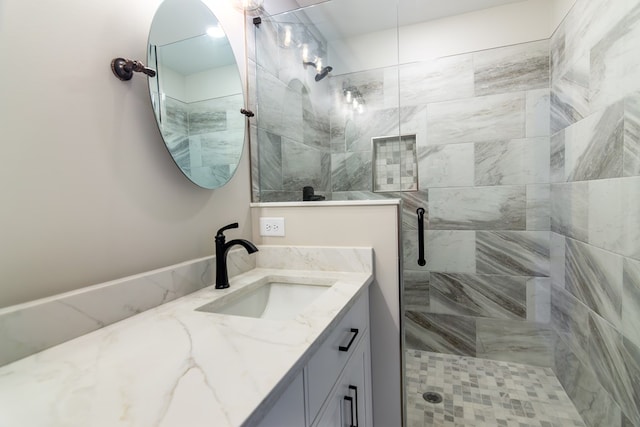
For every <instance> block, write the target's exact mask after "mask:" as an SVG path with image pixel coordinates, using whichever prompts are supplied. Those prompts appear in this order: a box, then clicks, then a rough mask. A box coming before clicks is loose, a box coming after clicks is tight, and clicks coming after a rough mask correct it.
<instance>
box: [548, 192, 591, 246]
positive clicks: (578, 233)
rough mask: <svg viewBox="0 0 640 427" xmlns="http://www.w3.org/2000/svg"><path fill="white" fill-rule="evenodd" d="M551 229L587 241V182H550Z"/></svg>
mask: <svg viewBox="0 0 640 427" xmlns="http://www.w3.org/2000/svg"><path fill="white" fill-rule="evenodd" d="M551 231H553V232H556V233H558V234H563V235H565V236H567V237H571V238H573V239H577V240H582V241H585V242H586V241H587V239H588V232H589V183H587V182H572V183H567V184H551Z"/></svg>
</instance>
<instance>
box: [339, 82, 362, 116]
mask: <svg viewBox="0 0 640 427" xmlns="http://www.w3.org/2000/svg"><path fill="white" fill-rule="evenodd" d="M342 95H343V103H344V107H345V108H344V110H345V112H346V113H353V112H354V111H355V112H357V113H359V114H362V113H364V104H365V101H364V97H363V96H362V93H361V92H360V90H359V89H358V88H357V87H356V86H345V87H344V88H343V89H342Z"/></svg>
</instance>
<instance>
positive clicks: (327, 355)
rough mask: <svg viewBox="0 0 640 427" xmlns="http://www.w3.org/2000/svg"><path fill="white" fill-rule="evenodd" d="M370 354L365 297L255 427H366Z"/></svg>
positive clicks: (369, 414) (369, 415)
mask: <svg viewBox="0 0 640 427" xmlns="http://www.w3.org/2000/svg"><path fill="white" fill-rule="evenodd" d="M372 418H373V416H372V408H371V350H370V338H369V292H368V291H366V292H364V293H363V294H362V295H361V296H360V297H358V299H357V300H356V302H355V304H353V306H352V307H351V308H350V309H349V311H348V312H347V313H346V314H345V315H344V316H342V318H341V319H340V320H338V323H337V326H336V327H335V328H334V329H333V330H332V332H331V333H330V334H329V336H328V337H327V338H326V339H325V340H324V341H323V342H322V343H321V344H320V345H319V347H318V349H317V350H316V351H315V353H314V354H313V355H312V356H311V358H310V359H309V361H308V362H307V365H306V366H305V367H304V368H303V369H302V371H301V372H300V373H299V374H298V375H297V377H296V379H295V380H294V381H293V382H292V383H291V384H290V385H289V387H288V388H287V389H286V390H285V392H284V393H283V394H282V395H281V396H280V397H279V398H278V400H277V402H276V403H275V405H274V406H273V407H272V408H271V410H270V411H269V412H268V413H267V415H266V416H265V417H264V418H263V419H262V421H261V422H260V423H259V424H258V426H259V427H283V426H287V427H343V426H344V427H351V426H353V427H369V426H372V425H373V422H372Z"/></svg>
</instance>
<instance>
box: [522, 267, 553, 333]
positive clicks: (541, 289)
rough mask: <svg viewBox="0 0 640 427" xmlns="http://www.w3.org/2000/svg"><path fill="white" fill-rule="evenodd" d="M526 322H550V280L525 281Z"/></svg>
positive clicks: (535, 278)
mask: <svg viewBox="0 0 640 427" xmlns="http://www.w3.org/2000/svg"><path fill="white" fill-rule="evenodd" d="M526 286H527V320H529V321H531V322H537V323H549V322H550V321H551V279H550V278H548V277H533V278H530V279H527V282H526Z"/></svg>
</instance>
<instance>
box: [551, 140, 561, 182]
mask: <svg viewBox="0 0 640 427" xmlns="http://www.w3.org/2000/svg"><path fill="white" fill-rule="evenodd" d="M564 133H565V132H564V130H562V131H559V132H557V133H555V134H554V135H553V136H552V137H551V142H550V148H549V151H550V153H549V155H550V166H549V182H565V178H564Z"/></svg>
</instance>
